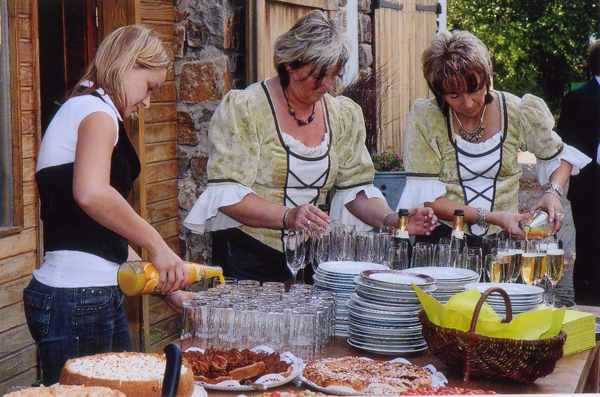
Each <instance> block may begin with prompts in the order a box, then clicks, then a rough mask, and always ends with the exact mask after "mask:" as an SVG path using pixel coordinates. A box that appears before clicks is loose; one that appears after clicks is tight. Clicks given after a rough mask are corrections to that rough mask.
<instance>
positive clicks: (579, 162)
mask: <svg viewBox="0 0 600 397" xmlns="http://www.w3.org/2000/svg"><path fill="white" fill-rule="evenodd" d="M519 123H520V127H521V131H522V133H521V137H520V143H521V145H520V148H521V150H523V151H528V152H531V153H533V154H535V156H536V158H537V160H538V161H537V163H536V172H537V176H538V180H539V182H540V184H542V185H544V184H546V183H548V182H549V181H550V175H552V173H553V172H554V171H555V170H556V169H557V168H558V167H559V166H560V161H561V160H565V161H567V162H569V163H570V164H571V165H572V166H573V168H572V170H571V175H576V174H578V173H579V170H580V169H581V168H582V167H584V166H585V165H586V164H588V163H589V162H590V161H591V159H590V158H589V157H587V156H586V155H585V154H583V153H581V152H580V151H579V150H577V149H575V148H574V147H572V146H568V145H565V144H564V143H563V142H562V140H561V139H560V137H559V136H558V134H557V133H556V132H554V131H553V130H552V128H553V127H554V116H552V113H550V109H548V106H547V105H546V103H545V102H544V101H543V100H542V99H541V98H538V97H536V96H534V95H531V94H526V95H525V96H523V99H522V102H521V107H520V113H519Z"/></svg>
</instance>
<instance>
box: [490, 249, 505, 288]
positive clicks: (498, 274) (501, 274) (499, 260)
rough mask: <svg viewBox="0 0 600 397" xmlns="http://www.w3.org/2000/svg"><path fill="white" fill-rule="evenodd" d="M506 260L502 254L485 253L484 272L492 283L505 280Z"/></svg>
mask: <svg viewBox="0 0 600 397" xmlns="http://www.w3.org/2000/svg"><path fill="white" fill-rule="evenodd" d="M507 268H508V261H507V260H506V259H505V257H504V256H503V255H494V254H487V255H486V257H485V272H486V274H487V276H488V279H489V280H490V282H492V283H504V282H506V275H507Z"/></svg>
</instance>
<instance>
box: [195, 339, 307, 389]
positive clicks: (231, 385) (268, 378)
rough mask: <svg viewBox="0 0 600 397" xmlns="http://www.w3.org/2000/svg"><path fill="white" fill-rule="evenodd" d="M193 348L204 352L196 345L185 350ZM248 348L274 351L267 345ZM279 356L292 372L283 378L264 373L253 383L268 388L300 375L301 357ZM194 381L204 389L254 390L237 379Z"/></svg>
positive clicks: (283, 354) (302, 363)
mask: <svg viewBox="0 0 600 397" xmlns="http://www.w3.org/2000/svg"><path fill="white" fill-rule="evenodd" d="M193 350H196V351H200V352H204V350H203V349H199V348H196V347H190V348H189V349H187V350H186V351H193ZM250 350H252V351H255V352H256V351H264V352H266V353H274V352H275V351H274V350H273V349H271V348H270V347H267V346H257V347H255V348H253V349H250ZM279 357H280V358H281V359H282V360H283V361H285V362H288V363H290V364H291V365H292V372H291V373H290V374H289V375H288V376H287V377H286V378H284V377H283V376H281V375H279V374H267V375H264V376H261V377H260V378H258V379H257V380H256V382H255V383H260V384H264V385H265V386H266V387H267V389H270V388H272V387H277V386H281V385H285V384H286V383H289V382H291V381H292V380H293V379H294V378H295V377H297V376H298V375H300V374H301V373H302V370H303V369H304V362H303V361H302V359H300V358H298V357H296V356H294V355H293V354H292V353H290V352H285V353H281V354H280V355H279ZM194 383H195V384H196V385H197V386H201V387H203V388H205V389H209V390H223V391H251V390H256V389H255V388H253V387H252V386H244V385H242V384H240V382H238V381H237V380H226V381H223V382H219V383H217V384H210V383H205V382H200V381H195V382H194ZM194 392H195V390H194ZM194 397H196V396H195V395H194ZM198 397H201V396H198Z"/></svg>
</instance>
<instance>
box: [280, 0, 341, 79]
mask: <svg viewBox="0 0 600 397" xmlns="http://www.w3.org/2000/svg"><path fill="white" fill-rule="evenodd" d="M350 49H351V47H350V41H349V40H348V37H347V36H346V34H345V32H344V31H343V30H342V27H341V22H340V20H338V19H334V20H332V21H328V20H327V18H326V17H325V14H324V13H323V12H322V11H319V10H315V11H312V12H310V13H309V14H308V15H306V16H305V17H303V18H301V19H299V20H298V21H296V23H295V24H294V26H293V27H292V28H291V29H290V30H288V31H287V32H286V33H284V34H282V35H281V36H279V37H278V38H277V40H276V41H275V45H274V52H273V65H274V66H275V69H276V70H277V74H278V75H279V78H280V80H281V85H282V86H283V87H284V88H285V87H287V86H288V85H289V83H290V76H289V73H288V71H287V70H286V68H285V65H286V64H287V65H289V66H290V67H291V68H292V69H293V70H296V69H300V68H302V67H303V66H305V65H308V64H309V63H312V68H311V70H310V72H309V73H308V74H307V75H306V78H307V79H308V78H309V77H310V76H311V75H313V74H314V73H315V72H316V71H318V77H317V82H316V86H319V85H320V84H321V81H323V78H324V77H325V74H326V73H327V70H329V69H336V70H338V71H341V70H342V68H343V67H344V65H345V64H346V62H347V61H348V58H349V56H350Z"/></svg>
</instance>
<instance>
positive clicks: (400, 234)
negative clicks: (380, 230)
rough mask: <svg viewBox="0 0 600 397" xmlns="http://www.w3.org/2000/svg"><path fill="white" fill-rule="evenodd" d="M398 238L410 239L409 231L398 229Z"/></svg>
mask: <svg viewBox="0 0 600 397" xmlns="http://www.w3.org/2000/svg"><path fill="white" fill-rule="evenodd" d="M396 238H401V239H408V238H409V235H408V231H406V230H400V229H396Z"/></svg>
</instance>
